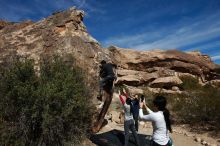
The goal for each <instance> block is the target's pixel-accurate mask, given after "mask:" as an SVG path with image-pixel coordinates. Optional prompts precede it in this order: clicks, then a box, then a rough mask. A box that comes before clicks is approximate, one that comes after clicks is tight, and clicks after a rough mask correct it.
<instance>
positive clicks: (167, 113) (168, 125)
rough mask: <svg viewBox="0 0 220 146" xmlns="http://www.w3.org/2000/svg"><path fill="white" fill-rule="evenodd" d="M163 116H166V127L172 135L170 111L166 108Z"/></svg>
mask: <svg viewBox="0 0 220 146" xmlns="http://www.w3.org/2000/svg"><path fill="white" fill-rule="evenodd" d="M163 115H164V119H165V122H166V127H167V129H168V130H169V131H170V132H171V133H172V128H171V122H170V112H169V110H168V109H166V108H165V109H164V111H163Z"/></svg>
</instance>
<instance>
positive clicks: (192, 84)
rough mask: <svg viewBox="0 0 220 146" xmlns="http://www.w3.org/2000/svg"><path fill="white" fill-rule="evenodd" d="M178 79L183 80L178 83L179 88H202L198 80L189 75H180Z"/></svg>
mask: <svg viewBox="0 0 220 146" xmlns="http://www.w3.org/2000/svg"><path fill="white" fill-rule="evenodd" d="M180 79H181V80H182V81H183V83H182V84H181V85H180V88H181V89H182V90H190V91H193V90H199V89H201V88H202V86H201V85H200V84H199V80H198V79H196V78H194V77H190V76H181V77H180Z"/></svg>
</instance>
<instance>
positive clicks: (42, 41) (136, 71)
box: [0, 7, 220, 93]
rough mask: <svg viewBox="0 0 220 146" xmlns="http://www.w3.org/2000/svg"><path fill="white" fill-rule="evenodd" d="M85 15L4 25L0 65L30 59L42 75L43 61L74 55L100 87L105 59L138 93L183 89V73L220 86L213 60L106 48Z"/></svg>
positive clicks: (1, 25) (1, 24)
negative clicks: (147, 89)
mask: <svg viewBox="0 0 220 146" xmlns="http://www.w3.org/2000/svg"><path fill="white" fill-rule="evenodd" d="M83 16H84V12H83V11H80V10H76V9H75V8H74V7H73V8H70V9H68V10H66V11H63V12H58V13H55V14H53V15H51V16H49V17H48V18H46V19H43V20H41V21H38V22H36V23H33V22H31V21H25V22H21V23H10V22H5V21H0V63H1V64H7V62H8V61H10V60H11V58H14V57H21V58H30V59H33V60H34V62H35V69H36V71H38V70H39V64H40V61H41V59H42V57H45V56H47V57H50V56H54V55H61V56H66V59H67V61H68V57H67V56H68V55H72V56H73V57H74V58H75V59H76V64H77V65H78V66H80V67H82V68H83V69H84V70H85V71H86V72H87V73H88V79H89V80H90V82H93V83H96V85H97V83H98V66H99V65H98V64H99V62H100V60H103V59H105V60H107V61H112V62H114V63H116V64H117V65H118V82H117V84H118V85H120V84H127V85H128V86H129V88H131V89H132V88H133V90H134V92H138V93H141V92H142V91H141V90H140V89H139V87H141V86H145V85H146V86H150V87H151V88H152V90H153V89H156V90H158V88H161V87H162V88H165V90H169V89H170V90H172V92H173V91H178V89H179V88H178V86H179V85H180V84H181V80H180V79H179V76H181V75H189V76H193V77H197V78H199V79H200V80H201V82H202V83H207V82H209V83H215V84H216V86H219V79H220V77H219V76H220V75H219V72H220V71H219V70H220V69H219V68H220V67H219V66H217V65H215V64H214V63H213V62H212V61H211V59H210V58H209V57H208V56H206V55H202V54H201V53H199V52H189V53H184V52H180V51H177V50H169V51H162V50H152V51H136V50H131V49H122V48H118V47H115V46H112V47H109V48H108V49H104V48H102V47H101V45H100V44H99V42H98V41H96V40H95V39H94V38H93V37H92V36H91V35H89V34H88V32H87V30H86V27H85V25H84V24H83ZM96 79H97V80H96ZM212 80H214V81H212ZM97 86H98V85H97ZM134 87H137V88H134Z"/></svg>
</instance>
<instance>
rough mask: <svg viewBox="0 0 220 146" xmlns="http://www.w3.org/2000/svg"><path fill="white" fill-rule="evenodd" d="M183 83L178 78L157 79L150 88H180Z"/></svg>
mask: <svg viewBox="0 0 220 146" xmlns="http://www.w3.org/2000/svg"><path fill="white" fill-rule="evenodd" d="M182 83H183V82H182V81H181V80H180V79H179V78H178V77H176V76H171V77H162V78H157V79H155V80H154V81H153V82H151V84H150V87H155V88H172V87H173V86H179V85H181V84H182Z"/></svg>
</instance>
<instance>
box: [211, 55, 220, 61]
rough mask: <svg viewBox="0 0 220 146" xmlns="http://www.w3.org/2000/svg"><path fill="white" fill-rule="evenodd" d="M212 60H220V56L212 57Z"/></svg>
mask: <svg viewBox="0 0 220 146" xmlns="http://www.w3.org/2000/svg"><path fill="white" fill-rule="evenodd" d="M211 58H212V60H213V61H216V60H220V55H217V56H212V57H211Z"/></svg>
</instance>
